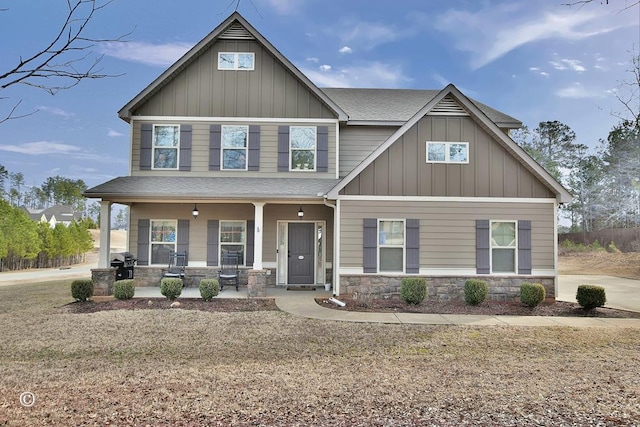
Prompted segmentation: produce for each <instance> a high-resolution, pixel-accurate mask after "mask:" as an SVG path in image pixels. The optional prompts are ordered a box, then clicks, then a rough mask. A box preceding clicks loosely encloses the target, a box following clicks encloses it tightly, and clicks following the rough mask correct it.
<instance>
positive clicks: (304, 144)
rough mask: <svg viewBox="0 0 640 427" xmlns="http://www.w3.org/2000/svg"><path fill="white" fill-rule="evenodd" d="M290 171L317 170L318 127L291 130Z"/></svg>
mask: <svg viewBox="0 0 640 427" xmlns="http://www.w3.org/2000/svg"><path fill="white" fill-rule="evenodd" d="M289 150H290V158H291V161H290V163H289V166H290V170H305V171H315V170H316V127H315V126H291V127H290V128H289Z"/></svg>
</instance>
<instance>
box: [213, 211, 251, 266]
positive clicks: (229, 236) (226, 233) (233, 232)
mask: <svg viewBox="0 0 640 427" xmlns="http://www.w3.org/2000/svg"><path fill="white" fill-rule="evenodd" d="M246 229H247V223H246V222H245V221H220V253H221V259H222V257H224V256H225V255H238V264H239V265H244V257H245V247H246V244H247V238H246V236H247V233H246Z"/></svg>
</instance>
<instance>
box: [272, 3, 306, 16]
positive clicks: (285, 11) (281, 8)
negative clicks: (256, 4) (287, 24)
mask: <svg viewBox="0 0 640 427" xmlns="http://www.w3.org/2000/svg"><path fill="white" fill-rule="evenodd" d="M266 1H267V4H268V5H269V6H270V7H272V8H273V9H274V10H275V11H276V13H279V14H280V15H292V14H294V13H295V12H297V11H298V6H299V5H300V3H301V2H300V0H266Z"/></svg>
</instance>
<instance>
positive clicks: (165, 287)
mask: <svg viewBox="0 0 640 427" xmlns="http://www.w3.org/2000/svg"><path fill="white" fill-rule="evenodd" d="M160 293H161V294H162V295H164V296H165V297H167V299H170V300H172V301H173V300H174V299H176V298H178V297H179V296H180V294H181V293H182V279H176V278H173V277H165V278H163V279H162V280H161V281H160Z"/></svg>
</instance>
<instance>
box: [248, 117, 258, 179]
mask: <svg viewBox="0 0 640 427" xmlns="http://www.w3.org/2000/svg"><path fill="white" fill-rule="evenodd" d="M248 169H249V170H250V171H258V170H260V126H258V125H250V126H249V159H248Z"/></svg>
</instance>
